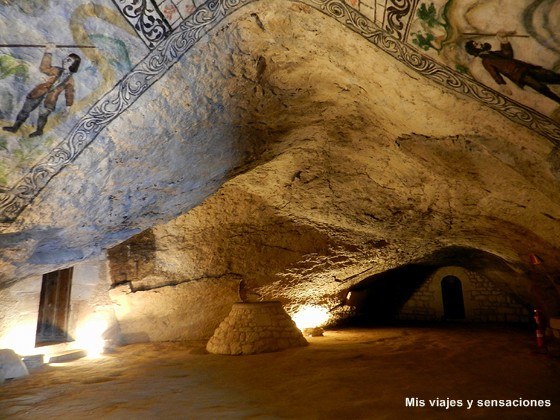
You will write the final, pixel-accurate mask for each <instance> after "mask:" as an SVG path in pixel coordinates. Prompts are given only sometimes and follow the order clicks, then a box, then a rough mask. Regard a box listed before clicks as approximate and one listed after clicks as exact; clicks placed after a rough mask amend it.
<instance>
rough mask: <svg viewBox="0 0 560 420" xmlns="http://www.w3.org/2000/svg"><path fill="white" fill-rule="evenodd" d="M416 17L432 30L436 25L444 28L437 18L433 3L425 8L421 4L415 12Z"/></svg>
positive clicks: (424, 5) (423, 4)
mask: <svg viewBox="0 0 560 420" xmlns="http://www.w3.org/2000/svg"><path fill="white" fill-rule="evenodd" d="M416 15H417V16H418V18H420V19H421V20H423V21H424V22H426V24H427V25H428V26H429V27H430V28H433V27H434V26H436V25H441V26H444V24H443V23H441V22H440V21H439V20H438V18H437V10H436V7H435V6H434V3H430V5H429V6H426V4H425V3H422V4H421V5H420V7H419V8H418V11H417V12H416Z"/></svg>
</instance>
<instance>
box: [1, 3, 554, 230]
mask: <svg viewBox="0 0 560 420" xmlns="http://www.w3.org/2000/svg"><path fill="white" fill-rule="evenodd" d="M256 1H263V0H213V1H204V0H113V1H110V0H96V1H86V0H75V1H72V2H69V1H67V0H2V1H1V2H0V5H1V6H0V15H1V21H0V36H1V40H0V43H1V44H2V47H1V48H0V90H1V92H2V94H1V95H0V120H1V121H0V123H1V124H2V126H3V128H4V129H3V130H1V131H0V222H3V223H9V222H11V221H13V220H15V218H16V217H17V215H18V214H19V213H20V212H21V211H22V210H23V209H24V208H25V207H26V206H27V205H28V204H29V203H30V202H31V201H32V200H33V198H34V197H35V196H36V195H37V194H39V192H40V191H41V189H42V188H43V187H44V186H45V185H46V184H47V183H48V181H49V180H50V179H51V178H52V177H53V176H55V175H56V174H57V173H58V172H59V171H60V170H62V169H63V168H64V167H65V166H66V165H68V164H69V163H70V162H72V161H73V159H75V158H76V157H77V156H78V155H79V154H80V152H81V151H82V150H83V149H84V148H85V147H87V146H88V145H89V144H90V143H91V142H92V141H94V139H95V138H96V136H97V135H98V134H99V133H100V132H101V131H102V130H103V129H104V128H105V127H106V126H107V125H108V124H110V122H111V121H112V120H113V119H114V118H116V116H118V115H119V114H120V113H122V112H124V111H125V110H126V109H128V107H130V105H131V104H132V103H133V102H134V101H135V100H136V99H137V98H138V97H140V96H141V95H142V94H143V93H144V92H145V91H146V90H147V89H149V87H150V86H151V85H152V84H153V83H155V81H157V80H159V79H160V78H161V77H162V76H163V75H164V74H165V73H166V72H167V70H168V69H169V68H170V67H171V66H172V65H174V64H175V63H176V62H177V61H178V60H179V59H180V58H181V57H182V56H183V55H184V54H185V53H186V52H187V51H188V50H189V49H190V48H191V47H192V46H193V45H194V44H195V43H197V42H198V41H199V40H200V38H201V37H202V36H203V35H204V34H206V33H207V32H208V31H210V30H212V29H213V28H214V27H215V26H216V25H217V24H219V23H220V22H221V21H222V20H223V19H224V18H226V17H227V16H229V15H231V14H232V13H233V12H235V11H237V10H239V9H240V8H242V7H243V6H245V5H247V4H251V3H254V2H256ZM286 1H287V3H289V2H290V1H291V0H286ZM299 2H300V3H306V4H308V5H309V6H311V7H314V8H315V9H317V10H319V11H320V12H322V13H324V14H326V15H328V16H330V17H332V18H333V19H335V20H337V21H338V22H339V23H340V24H342V25H345V26H346V27H347V28H348V29H349V30H352V31H354V32H356V33H358V34H360V35H361V36H363V37H364V38H365V39H366V40H367V41H369V42H371V43H372V44H374V45H376V46H377V47H379V48H380V49H381V50H383V51H384V52H386V53H388V54H390V55H391V56H393V57H394V58H395V59H397V60H399V61H401V62H402V63H404V64H405V65H407V66H408V67H410V68H412V69H413V70H414V71H416V72H418V73H420V74H422V75H423V76H424V77H426V78H428V79H430V80H432V81H433V82H436V83H438V84H440V85H442V86H444V87H446V88H448V89H450V90H453V91H455V92H458V93H461V94H463V95H467V96H470V97H471V98H473V99H476V100H478V101H480V102H482V103H484V104H485V105H486V106H488V107H489V108H491V109H493V110H494V111H497V112H499V113H501V114H502V115H504V116H506V117H507V118H509V119H511V120H513V121H516V122H518V123H520V124H522V125H524V126H527V127H529V128H531V129H533V130H535V131H536V132H538V133H539V134H541V135H543V136H544V137H546V138H548V139H549V140H551V141H552V142H553V143H554V144H556V145H560V125H559V124H558V123H557V122H556V121H560V111H559V106H560V98H559V100H556V98H557V96H556V95H560V86H559V85H558V83H559V82H560V80H558V78H560V76H558V73H556V72H557V71H558V70H559V69H560V2H558V1H556V0H515V1H512V0H434V1H422V0H344V1H343V0H300V1H299ZM286 13H289V10H288V9H287V10H286ZM498 16H499V18H497V17H498ZM468 41H475V44H476V45H479V44H480V45H481V46H482V47H483V48H487V47H488V48H490V51H493V52H489V51H483V53H482V54H480V55H478V56H476V55H472V54H469V53H467V50H466V48H465V44H466V43H467V42H468ZM50 44H54V45H50ZM504 45H505V46H504ZM45 46H47V49H45ZM72 54H75V55H72ZM76 56H78V57H79V61H80V62H79V63H78V64H79V66H76V64H75V62H76ZM514 58H515V60H517V61H515V60H514ZM65 63H66V64H65ZM72 64H74V67H72ZM520 66H521V67H520ZM76 67H77V69H76ZM519 68H523V69H524V70H523V72H524V73H523V74H528V75H529V76H527V77H525V76H523V77H520V76H519V74H518V73H519ZM516 69H517V70H516ZM73 70H76V71H73ZM516 71H517V73H516ZM514 73H515V74H514ZM488 88H490V89H488Z"/></svg>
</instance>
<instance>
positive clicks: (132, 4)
mask: <svg viewBox="0 0 560 420" xmlns="http://www.w3.org/2000/svg"><path fill="white" fill-rule="evenodd" d="M113 2H114V3H115V5H116V6H117V7H118V9H119V10H120V12H121V13H122V15H123V16H124V17H125V19H126V20H127V21H128V22H129V23H130V24H131V25H132V27H133V28H134V30H135V31H136V33H137V34H138V36H139V37H140V38H141V39H142V41H144V43H145V44H146V45H147V46H148V48H150V49H153V48H154V47H155V46H156V45H157V44H158V43H159V42H161V41H162V40H163V39H165V37H167V35H169V33H170V32H171V25H170V24H169V22H168V21H167V19H166V18H165V17H164V15H163V14H162V12H161V11H160V10H159V8H158V6H157V5H156V3H154V0H113Z"/></svg>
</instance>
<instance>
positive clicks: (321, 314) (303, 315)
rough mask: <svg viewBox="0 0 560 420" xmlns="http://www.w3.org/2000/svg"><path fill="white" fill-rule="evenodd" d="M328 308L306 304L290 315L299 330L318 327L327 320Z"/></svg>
mask: <svg viewBox="0 0 560 420" xmlns="http://www.w3.org/2000/svg"><path fill="white" fill-rule="evenodd" d="M329 317H330V315H329V310H328V309H327V308H323V307H321V306H313V305H307V306H303V307H301V309H300V310H299V311H297V312H296V313H295V314H293V315H292V319H293V321H294V322H295V323H296V326H297V327H298V328H299V329H300V330H302V331H303V330H304V329H305V328H315V327H320V326H321V325H323V324H325V323H326V322H327V321H328V320H329Z"/></svg>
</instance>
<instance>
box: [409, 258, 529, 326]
mask: <svg viewBox="0 0 560 420" xmlns="http://www.w3.org/2000/svg"><path fill="white" fill-rule="evenodd" d="M453 277H454V278H457V279H458V280H459V281H460V285H461V292H462V299H463V306H464V317H453V316H449V315H448V314H446V311H445V305H444V295H443V293H442V281H443V282H444V283H445V282H446V281H447V280H449V279H450V278H453ZM398 318H399V319H403V320H418V321H435V320H444V319H450V320H466V321H475V322H512V323H523V322H529V321H530V319H531V312H530V308H529V307H528V305H525V304H524V303H523V302H521V301H519V299H517V298H516V297H515V296H514V295H513V294H511V293H507V292H505V291H503V290H500V289H499V288H498V287H496V286H495V285H494V283H493V282H492V281H490V280H489V279H488V278H486V277H484V276H482V275H480V274H478V273H475V272H473V271H469V270H467V269H465V268H462V267H455V266H449V267H442V268H440V269H438V270H436V271H435V272H434V273H433V274H432V275H431V276H429V277H428V278H427V279H426V281H425V282H424V283H423V284H422V285H421V286H420V287H419V288H418V289H417V290H416V291H415V292H414V293H413V295H412V296H411V297H410V299H408V300H407V301H406V302H405V304H404V305H403V306H402V308H401V309H400V311H399V314H398Z"/></svg>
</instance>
